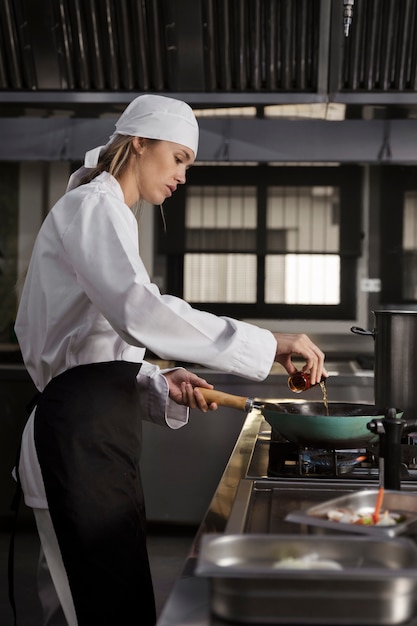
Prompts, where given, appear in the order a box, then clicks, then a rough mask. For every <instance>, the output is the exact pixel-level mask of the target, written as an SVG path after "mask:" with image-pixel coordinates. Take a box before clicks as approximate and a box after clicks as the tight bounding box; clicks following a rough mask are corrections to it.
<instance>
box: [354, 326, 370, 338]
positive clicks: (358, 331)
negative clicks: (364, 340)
mask: <svg viewBox="0 0 417 626" xmlns="http://www.w3.org/2000/svg"><path fill="white" fill-rule="evenodd" d="M350 330H351V331H352V333H355V335H372V337H373V338H374V339H375V330H365V328H359V326H352V328H351V329H350Z"/></svg>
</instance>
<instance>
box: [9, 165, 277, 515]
mask: <svg viewBox="0 0 417 626" xmlns="http://www.w3.org/2000/svg"><path fill="white" fill-rule="evenodd" d="M137 228H138V225H137V221H136V219H135V216H134V215H133V213H132V211H131V210H130V208H129V207H128V206H127V205H126V204H125V202H124V196H123V192H122V189H121V187H120V185H119V183H118V182H117V181H116V179H115V178H113V177H112V176H111V175H110V174H108V173H107V172H103V173H102V174H100V175H99V176H98V177H97V178H95V179H94V180H93V181H92V182H91V183H89V184H87V185H82V186H80V187H77V188H76V189H74V190H72V191H70V192H67V193H66V194H65V195H64V196H63V197H62V198H61V199H60V200H58V202H57V203H56V204H55V206H54V207H53V208H52V209H51V211H50V212H49V213H48V215H47V217H46V219H45V221H44V223H43V225H42V227H41V229H40V232H39V234H38V237H37V239H36V242H35V246H34V250H33V254H32V259H31V262H30V265H29V269H28V274H27V278H26V281H25V285H24V288H23V292H22V297H21V301H20V305H19V310H18V314H17V318H16V324H15V332H16V336H17V338H18V341H19V345H20V348H21V351H22V355H23V359H24V362H25V365H26V368H27V370H28V372H29V374H30V376H31V377H32V379H33V381H34V383H35V385H36V387H37V388H38V389H39V390H40V391H42V390H43V389H44V388H45V386H46V385H47V383H48V382H49V381H50V380H51V378H53V377H55V376H57V375H58V374H60V373H62V372H63V371H66V370H67V369H69V368H71V367H75V366H78V365H85V364H88V363H99V362H104V361H116V360H125V361H131V362H142V363H143V364H142V367H141V370H140V372H139V374H138V382H139V385H140V387H141V389H142V391H143V393H142V394H140V397H141V413H143V416H144V417H146V418H148V419H151V420H153V421H156V422H160V423H162V422H164V423H166V424H168V425H169V426H170V427H172V428H178V427H180V426H182V425H183V424H185V423H186V422H187V419H188V410H187V409H186V408H185V407H182V406H180V405H177V404H176V403H174V402H172V401H171V400H170V399H169V397H168V385H167V382H166V379H165V378H164V377H163V376H162V375H161V371H160V370H159V368H157V367H156V366H154V365H151V364H149V363H146V362H143V359H144V354H145V349H146V348H148V349H149V350H151V351H152V352H153V353H155V354H157V355H158V356H159V357H160V358H163V359H173V360H181V361H186V362H189V363H199V364H201V365H203V366H206V367H208V368H212V369H217V370H220V371H223V372H228V373H232V374H236V375H240V376H243V377H246V378H249V379H252V380H264V379H265V378H266V376H267V375H268V373H269V371H270V369H271V366H272V363H273V361H274V357H275V352H276V341H275V338H274V336H273V334H272V333H271V332H269V331H267V330H265V329H261V328H258V327H256V326H254V325H252V324H248V323H245V322H240V321H237V320H234V319H231V318H228V317H218V316H215V315H212V314H210V313H206V312H203V311H199V310H197V309H194V308H192V307H191V306H190V305H189V304H187V303H186V302H184V301H183V300H181V299H180V298H176V297H173V296H169V295H163V294H161V293H160V291H159V290H158V288H157V287H156V285H154V284H153V283H151V281H150V278H149V275H148V273H147V271H146V268H145V266H144V265H143V262H142V260H141V258H140V256H139V244H138V230H137ZM19 471H20V478H21V481H22V487H23V491H24V494H25V502H26V503H27V504H28V505H29V506H36V507H40V508H42V507H46V499H45V495H44V489H43V483H42V478H41V474H40V470H39V465H38V463H37V457H36V450H35V447H34V442H33V415H32V416H31V417H30V419H29V421H28V424H27V426H26V428H25V431H24V434H23V440H22V453H21V462H20V466H19Z"/></svg>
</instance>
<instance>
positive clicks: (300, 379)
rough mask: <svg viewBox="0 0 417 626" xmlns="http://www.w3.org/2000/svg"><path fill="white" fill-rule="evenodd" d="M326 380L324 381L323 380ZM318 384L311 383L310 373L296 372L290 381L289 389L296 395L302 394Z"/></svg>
mask: <svg viewBox="0 0 417 626" xmlns="http://www.w3.org/2000/svg"><path fill="white" fill-rule="evenodd" d="M322 380H324V379H322ZM316 384H317V383H312V382H311V376H310V374H309V373H308V372H295V374H292V376H290V377H289V379H288V387H289V388H290V389H291V391H293V392H294V393H301V392H302V391H307V389H310V387H314V386H315V385H316Z"/></svg>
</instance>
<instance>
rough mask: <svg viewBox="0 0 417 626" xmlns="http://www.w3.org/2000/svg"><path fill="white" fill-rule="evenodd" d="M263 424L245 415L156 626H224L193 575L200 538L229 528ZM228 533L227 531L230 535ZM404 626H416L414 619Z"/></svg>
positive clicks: (256, 414)
mask: <svg viewBox="0 0 417 626" xmlns="http://www.w3.org/2000/svg"><path fill="white" fill-rule="evenodd" d="M265 424H266V422H265V421H264V418H263V416H262V415H261V413H260V412H259V411H252V412H251V413H250V414H248V416H247V418H246V420H245V423H244V425H243V428H242V431H241V433H240V435H239V438H238V440H237V442H236V445H235V447H234V450H233V452H232V454H231V457H230V460H229V462H228V464H227V466H226V469H225V471H224V473H223V476H222V479H221V481H220V483H219V485H218V488H217V490H216V493H215V494H214V497H213V499H212V501H211V503H210V506H209V508H208V510H207V513H206V515H205V517H204V519H203V521H202V523H201V525H200V527H199V530H198V532H197V534H196V537H195V540H194V542H193V546H192V549H191V551H190V553H189V555H188V558H187V560H186V563H185V566H184V568H183V571H182V574H181V577H180V578H179V579H178V580H177V581H176V583H175V585H174V587H173V590H172V592H171V594H170V596H169V598H168V601H167V603H166V604H165V606H164V608H163V610H162V613H161V615H160V617H159V620H158V622H157V626H225V624H226V623H225V622H224V621H223V620H221V619H218V618H216V617H215V616H213V615H211V612H210V587H209V581H208V580H207V579H204V578H199V577H197V576H195V575H194V571H195V566H196V563H197V557H198V553H199V545H200V541H201V538H202V536H203V535H204V534H207V533H223V532H224V531H225V530H226V526H228V527H230V517H231V513H232V509H233V511H234V508H235V507H233V504H234V500H235V496H236V494H237V492H238V488H239V485H240V484H241V481H242V479H244V478H248V469H249V465H250V462H251V458H252V455H253V452H254V448H255V445H256V441H257V436H258V433H259V432H260V430H261V431H262V429H263V427H264V426H265ZM229 532H230V531H229ZM403 626H417V616H416V618H414V619H413V620H412V622H408V623H407V624H404V625H403Z"/></svg>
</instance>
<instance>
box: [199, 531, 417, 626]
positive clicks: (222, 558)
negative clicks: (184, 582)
mask: <svg viewBox="0 0 417 626" xmlns="http://www.w3.org/2000/svg"><path fill="white" fill-rule="evenodd" d="M329 562H330V563H329ZM300 563H302V565H303V567H301V568H300ZM306 563H307V564H308V566H309V569H304V566H305V564H306ZM284 564H287V566H288V564H290V566H289V567H283V565H284ZM335 564H336V566H337V567H339V569H333V568H332V569H326V568H321V567H320V565H321V566H322V567H323V566H324V565H326V566H330V565H332V567H333V566H334V565H335ZM196 575H197V576H202V577H205V578H208V579H209V581H210V602H211V611H212V613H213V614H214V615H216V616H217V617H219V618H221V619H225V620H229V621H234V622H239V623H246V624H257V625H258V626H259V625H260V624H303V625H308V624H320V625H322V626H323V625H325V624H331V625H332V626H338V625H339V624H345V625H346V626H347V625H349V626H354V625H356V624H358V625H359V624H360V625H362V626H365V625H367V624H401V623H402V622H405V621H407V620H409V619H410V618H411V617H413V611H414V606H415V603H414V597H415V594H416V583H417V547H416V546H415V544H414V543H413V542H412V541H411V540H410V539H406V538H395V539H388V538H385V537H378V538H375V537H374V538H371V537H365V536H356V535H346V536H343V537H342V536H340V535H329V536H326V537H324V536H314V535H260V534H253V535H250V534H247V535H227V534H225V535H204V536H203V537H202V542H201V549H200V553H199V557H198V562H197V567H196Z"/></svg>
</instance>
